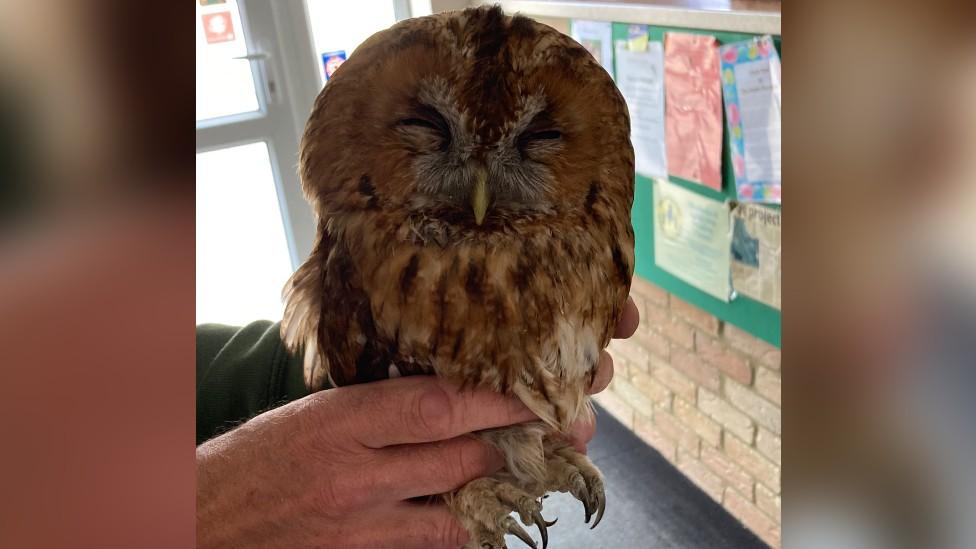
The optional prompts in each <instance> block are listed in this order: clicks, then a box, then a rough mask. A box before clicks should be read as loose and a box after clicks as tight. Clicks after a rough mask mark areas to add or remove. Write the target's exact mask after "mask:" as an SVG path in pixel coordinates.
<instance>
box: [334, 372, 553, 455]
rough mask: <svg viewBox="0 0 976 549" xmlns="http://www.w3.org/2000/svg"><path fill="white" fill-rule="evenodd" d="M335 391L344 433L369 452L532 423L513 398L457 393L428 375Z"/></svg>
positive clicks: (481, 392)
mask: <svg viewBox="0 0 976 549" xmlns="http://www.w3.org/2000/svg"><path fill="white" fill-rule="evenodd" d="M339 390H340V391H342V392H343V393H342V395H343V398H342V403H341V405H340V406H339V408H340V409H342V410H343V411H344V413H346V414H347V415H348V416H349V417H352V418H354V420H353V421H350V422H349V423H348V424H347V426H346V427H347V434H348V435H349V436H352V437H354V438H355V439H356V440H358V441H359V442H360V443H361V444H362V445H364V446H366V447H369V448H384V447H387V446H394V445H398V444H415V443H420V442H432V441H436V440H446V439H450V438H454V437H456V436H460V435H463V434H466V433H471V432H473V431H479V430H482V429H490V428H492V427H502V426H505V425H512V424H515V423H522V422H525V421H531V420H533V419H537V418H536V416H535V414H533V413H532V412H530V411H529V409H528V408H526V407H525V405H524V404H522V403H521V402H519V401H518V400H517V399H515V398H511V397H506V396H503V395H500V394H498V393H494V392H492V391H489V390H486V389H474V390H466V391H463V392H459V391H458V389H457V388H456V387H454V386H452V385H450V384H449V383H447V382H445V381H443V380H439V379H437V378H434V377H431V376H411V377H405V378H397V379H389V380H384V381H378V382H376V383H368V384H363V385H356V386H353V387H347V388H342V389H339ZM327 392H332V391H327ZM322 421H324V422H328V421H329V418H328V417H323V418H322Z"/></svg>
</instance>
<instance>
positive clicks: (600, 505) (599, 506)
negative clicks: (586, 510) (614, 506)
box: [590, 491, 607, 530]
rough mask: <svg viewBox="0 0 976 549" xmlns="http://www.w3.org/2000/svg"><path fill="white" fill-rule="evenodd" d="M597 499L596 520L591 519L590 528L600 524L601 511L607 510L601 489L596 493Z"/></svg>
mask: <svg viewBox="0 0 976 549" xmlns="http://www.w3.org/2000/svg"><path fill="white" fill-rule="evenodd" d="M597 501H598V502H599V503H598V504H597V511H596V520H594V521H593V526H590V530H592V529H594V528H596V525H597V524H600V521H601V520H603V512H604V511H606V510H607V498H606V496H605V495H604V494H603V491H600V493H599V494H598V495H597Z"/></svg>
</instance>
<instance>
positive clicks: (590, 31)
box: [572, 19, 613, 78]
mask: <svg viewBox="0 0 976 549" xmlns="http://www.w3.org/2000/svg"><path fill="white" fill-rule="evenodd" d="M572 36H573V39H574V40H576V41H577V42H579V43H580V44H582V45H583V47H584V48H586V51H588V52H590V55H592V56H593V58H594V59H596V62H597V63H599V64H601V65H603V68H604V69H606V70H607V72H608V73H610V78H613V24H612V23H610V22H609V21H581V20H577V19H573V21H572Z"/></svg>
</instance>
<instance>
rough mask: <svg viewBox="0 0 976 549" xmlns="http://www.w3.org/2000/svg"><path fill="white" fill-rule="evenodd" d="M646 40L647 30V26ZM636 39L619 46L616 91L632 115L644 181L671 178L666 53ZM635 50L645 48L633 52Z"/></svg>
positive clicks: (656, 45) (654, 44) (637, 162)
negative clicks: (667, 144) (666, 136)
mask: <svg viewBox="0 0 976 549" xmlns="http://www.w3.org/2000/svg"><path fill="white" fill-rule="evenodd" d="M632 26H636V27H644V37H645V39H646V37H647V28H646V26H644V25H632ZM635 40H636V38H631V39H628V40H620V41H617V43H616V50H615V52H614V53H615V55H616V69H617V87H618V88H619V89H620V93H621V95H623V96H624V101H626V103H627V109H628V110H629V111H630V140H631V142H632V143H633V145H634V164H635V166H636V169H637V173H639V174H640V175H642V176H644V177H664V178H666V177H667V176H668V156H667V150H666V147H665V140H664V49H663V48H662V47H661V43H660V42H647V41H646V40H645V41H643V42H641V41H640V40H637V41H636V42H635ZM632 47H636V48H644V49H642V50H641V49H637V50H633V49H631V48H632Z"/></svg>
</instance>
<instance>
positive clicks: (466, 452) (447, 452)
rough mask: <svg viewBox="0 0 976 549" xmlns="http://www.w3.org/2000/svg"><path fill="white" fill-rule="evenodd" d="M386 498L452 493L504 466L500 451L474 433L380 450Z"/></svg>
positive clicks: (403, 498)
mask: <svg viewBox="0 0 976 549" xmlns="http://www.w3.org/2000/svg"><path fill="white" fill-rule="evenodd" d="M380 452H382V454H383V456H382V458H381V465H380V469H381V471H378V473H379V474H380V475H381V477H382V480H381V481H380V482H381V488H380V490H381V491H383V492H384V497H387V498H389V497H395V498H396V499H401V500H405V499H409V498H414V497H418V496H429V495H433V494H443V493H445V492H452V491H454V490H456V489H458V488H460V487H461V486H464V485H465V484H467V483H468V482H470V481H472V480H474V479H476V478H480V477H484V476H487V475H490V474H492V473H494V472H495V471H497V470H499V469H501V468H502V466H503V465H504V464H505V460H504V458H503V457H502V456H501V454H499V453H498V451H497V450H495V449H493V448H491V447H490V446H488V445H487V444H485V443H483V442H481V441H480V440H478V439H475V438H474V437H471V436H460V437H456V438H453V439H451V440H444V441H440V442H431V443H427V444H407V445H403V446H394V447H391V448H384V449H382V450H380Z"/></svg>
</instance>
